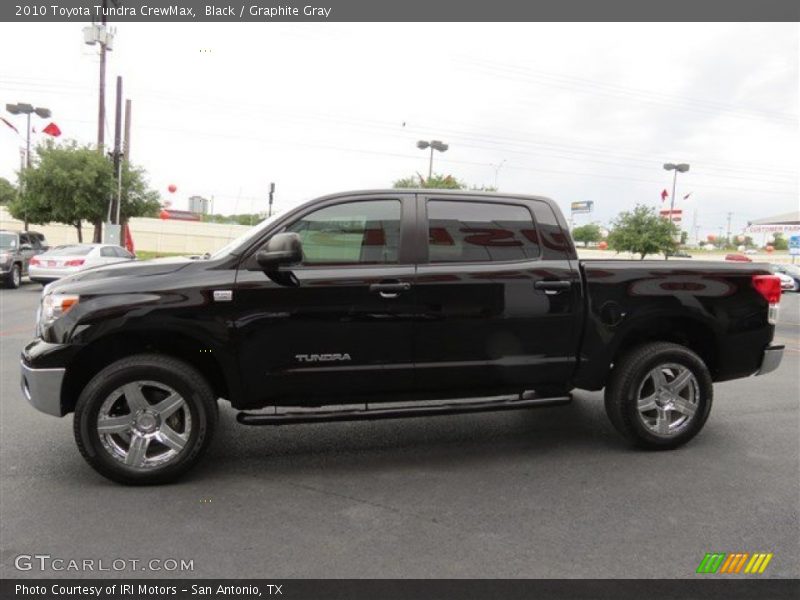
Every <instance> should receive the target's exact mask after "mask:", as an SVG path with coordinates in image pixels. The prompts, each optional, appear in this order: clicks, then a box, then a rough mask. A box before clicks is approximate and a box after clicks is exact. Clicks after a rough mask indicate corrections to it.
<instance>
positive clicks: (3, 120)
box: [0, 117, 19, 134]
mask: <svg viewBox="0 0 800 600" xmlns="http://www.w3.org/2000/svg"><path fill="white" fill-rule="evenodd" d="M0 121H2V122H3V123H5V124H6V125H8V126H9V127H11V129H13V130H14V131H15V132H17V134H19V129H17V128H16V127H14V124H13V123H12V122H11V121H7V120H6V119H4V118H3V117H0Z"/></svg>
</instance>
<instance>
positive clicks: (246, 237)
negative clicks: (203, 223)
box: [210, 215, 278, 259]
mask: <svg viewBox="0 0 800 600" xmlns="http://www.w3.org/2000/svg"><path fill="white" fill-rule="evenodd" d="M277 219H278V215H272V216H271V217H270V218H268V219H264V220H263V221H261V223H259V224H258V225H256V226H255V227H253V228H252V229H248V230H247V231H245V232H244V233H243V234H242V235H240V236H239V237H237V238H236V239H233V240H231V241H230V242H228V243H227V244H225V245H224V246H223V247H222V248H220V249H219V250H217V251H216V252H214V253H213V254H212V255H211V257H210V258H212V259H213V258H221V257H223V256H225V255H226V254H237V252H236V249H237V248H239V247H240V246H246V245H247V243H248V242H250V241H251V240H253V239H255V238H256V237H258V236H259V235H260V234H261V232H263V231H264V230H265V229H266V228H267V227H269V226H270V225H272V224H273V223H274V222H275V221H276V220H277Z"/></svg>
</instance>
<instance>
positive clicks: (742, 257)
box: [725, 254, 753, 262]
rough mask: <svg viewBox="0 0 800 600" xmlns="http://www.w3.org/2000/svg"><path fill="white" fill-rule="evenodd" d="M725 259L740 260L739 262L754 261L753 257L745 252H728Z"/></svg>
mask: <svg viewBox="0 0 800 600" xmlns="http://www.w3.org/2000/svg"><path fill="white" fill-rule="evenodd" d="M725 260H738V261H739V262H753V259H752V258H750V257H749V256H745V255H744V254H726V255H725Z"/></svg>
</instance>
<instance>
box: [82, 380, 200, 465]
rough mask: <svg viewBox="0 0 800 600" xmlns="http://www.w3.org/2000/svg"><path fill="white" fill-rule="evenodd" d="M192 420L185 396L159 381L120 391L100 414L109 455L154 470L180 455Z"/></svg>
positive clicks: (134, 384) (135, 384) (100, 430)
mask: <svg viewBox="0 0 800 600" xmlns="http://www.w3.org/2000/svg"><path fill="white" fill-rule="evenodd" d="M191 430H192V417H191V414H190V412H189V406H188V405H187V404H186V401H185V400H184V399H183V397H182V396H181V395H180V394H178V392H176V391H175V390H173V389H172V388H171V387H169V386H167V385H164V384H163V383H157V382H155V381H134V382H132V383H128V384H125V385H123V386H122V387H120V388H117V389H116V390H115V391H114V392H112V393H111V394H110V395H109V396H108V398H106V400H105V401H104V402H103V404H102V406H101V407H100V411H99V413H98V415H97V433H98V435H99V437H100V441H101V442H102V444H103V448H105V450H106V452H108V453H109V454H110V455H111V456H112V457H113V458H114V459H115V460H117V461H119V462H121V463H123V464H124V465H126V466H128V467H136V468H140V469H151V468H154V467H158V466H162V465H165V464H167V463H169V462H171V461H173V460H175V458H176V457H177V456H178V455H180V453H181V452H182V451H183V449H184V448H185V447H186V444H187V443H188V441H189V436H190V434H191Z"/></svg>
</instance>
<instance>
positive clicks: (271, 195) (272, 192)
mask: <svg viewBox="0 0 800 600" xmlns="http://www.w3.org/2000/svg"><path fill="white" fill-rule="evenodd" d="M274 196H275V182H274V181H273V182H272V183H270V184H269V212H268V213H267V217H271V216H272V200H273V198H274Z"/></svg>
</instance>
